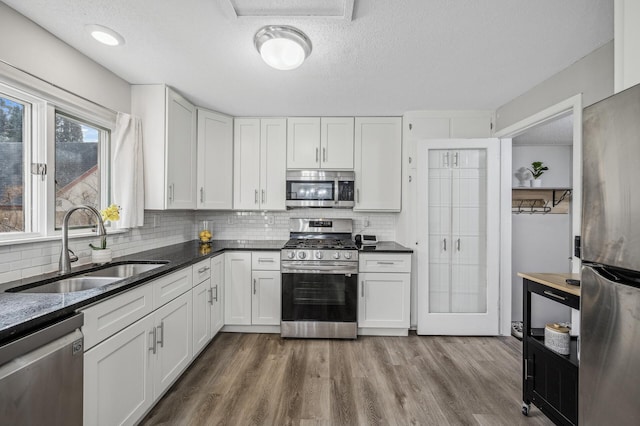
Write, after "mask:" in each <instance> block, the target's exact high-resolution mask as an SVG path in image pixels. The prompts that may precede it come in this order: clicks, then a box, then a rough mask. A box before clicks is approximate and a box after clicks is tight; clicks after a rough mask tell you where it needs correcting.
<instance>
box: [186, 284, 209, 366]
mask: <svg viewBox="0 0 640 426" xmlns="http://www.w3.org/2000/svg"><path fill="white" fill-rule="evenodd" d="M191 293H192V294H191V295H192V298H193V301H192V304H193V315H192V318H193V339H192V341H193V350H192V352H193V354H194V356H195V355H196V354H198V353H199V352H200V351H201V350H202V349H203V348H204V347H205V346H207V343H209V340H211V305H210V302H211V297H212V295H211V281H210V280H205V281H203V282H201V283H200V284H198V285H197V286H195V287H194V288H193V290H192V291H191Z"/></svg>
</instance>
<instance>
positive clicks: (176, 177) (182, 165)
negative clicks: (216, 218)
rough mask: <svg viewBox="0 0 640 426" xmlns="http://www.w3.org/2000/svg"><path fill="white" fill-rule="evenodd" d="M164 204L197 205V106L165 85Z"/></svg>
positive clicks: (170, 205) (175, 207) (171, 206)
mask: <svg viewBox="0 0 640 426" xmlns="http://www.w3.org/2000/svg"><path fill="white" fill-rule="evenodd" d="M166 143H167V160H166V161H167V164H166V168H167V194H168V200H167V207H168V208H170V209H195V208H196V198H195V195H196V190H195V188H196V110H195V107H194V106H193V105H191V103H189V101H187V100H186V99H184V98H183V97H182V96H180V95H179V94H177V93H176V92H174V91H173V90H171V89H168V88H167V141H166Z"/></svg>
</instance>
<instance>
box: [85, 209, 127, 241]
mask: <svg viewBox="0 0 640 426" xmlns="http://www.w3.org/2000/svg"><path fill="white" fill-rule="evenodd" d="M100 216H102V221H103V222H107V221H109V222H115V221H116V220H120V206H117V205H115V204H111V205H110V206H109V207H107V208H106V209H102V210H100ZM89 247H91V248H92V249H94V250H104V249H106V248H107V236H106V235H103V236H102V237H101V238H100V247H96V246H94V245H93V244H89Z"/></svg>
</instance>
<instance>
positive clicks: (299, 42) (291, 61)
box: [253, 25, 311, 70]
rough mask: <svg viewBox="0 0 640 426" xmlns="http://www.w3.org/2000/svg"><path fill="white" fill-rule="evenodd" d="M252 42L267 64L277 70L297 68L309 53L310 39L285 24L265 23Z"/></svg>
mask: <svg viewBox="0 0 640 426" xmlns="http://www.w3.org/2000/svg"><path fill="white" fill-rule="evenodd" d="M253 43H254V44H255V46H256V49H258V52H260V56H262V59H263V60H264V61H265V62H266V63H267V65H269V66H271V67H273V68H275V69H278V70H292V69H294V68H298V67H299V66H300V65H302V63H303V62H304V60H305V59H307V57H308V56H309V55H310V54H311V40H309V37H307V35H306V34H305V33H303V32H302V31H300V30H299V29H297V28H294V27H290V26H287V25H267V26H266V27H262V28H260V29H259V30H258V32H257V33H256V36H255V37H254V39H253Z"/></svg>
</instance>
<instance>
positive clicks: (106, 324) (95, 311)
mask: <svg viewBox="0 0 640 426" xmlns="http://www.w3.org/2000/svg"><path fill="white" fill-rule="evenodd" d="M152 296H153V290H152V285H151V284H145V285H142V286H141V287H138V288H135V289H133V290H130V291H127V292H126V293H123V294H120V295H118V296H115V297H112V298H111V299H107V300H105V301H104V302H101V303H99V304H97V305H94V306H91V307H89V308H87V309H85V310H83V311H82V312H84V326H83V327H82V334H84V349H85V351H86V350H88V349H89V348H91V347H93V346H95V345H96V344H98V343H100V342H102V341H103V340H105V339H106V338H107V337H110V336H112V335H114V334H116V333H117V332H118V331H120V330H122V329H124V328H125V327H128V326H129V325H130V324H133V323H134V322H136V321H137V320H139V319H140V318H142V317H143V316H145V315H147V314H149V313H150V312H151V311H152V310H153V306H152V299H153V297H152Z"/></svg>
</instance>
